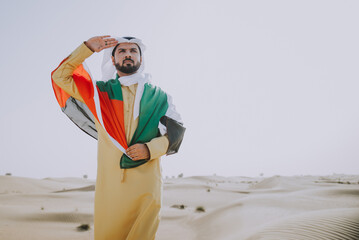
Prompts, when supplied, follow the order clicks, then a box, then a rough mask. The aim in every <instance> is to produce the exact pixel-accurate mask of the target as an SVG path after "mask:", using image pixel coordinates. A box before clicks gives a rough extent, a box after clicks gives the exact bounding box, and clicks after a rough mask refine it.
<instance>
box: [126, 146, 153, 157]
mask: <svg viewBox="0 0 359 240" xmlns="http://www.w3.org/2000/svg"><path fill="white" fill-rule="evenodd" d="M126 154H127V155H128V156H129V157H130V158H132V160H134V161H137V160H142V159H145V160H148V159H150V151H149V150H148V148H147V145H146V144H141V143H137V144H135V145H132V146H131V147H129V148H127V150H126Z"/></svg>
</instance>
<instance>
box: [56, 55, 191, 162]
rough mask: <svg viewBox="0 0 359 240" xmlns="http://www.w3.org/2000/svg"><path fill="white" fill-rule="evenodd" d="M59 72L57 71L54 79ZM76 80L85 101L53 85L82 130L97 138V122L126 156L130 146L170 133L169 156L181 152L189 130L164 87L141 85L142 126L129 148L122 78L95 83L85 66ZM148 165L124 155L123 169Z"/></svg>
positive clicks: (76, 74)
mask: <svg viewBox="0 0 359 240" xmlns="http://www.w3.org/2000/svg"><path fill="white" fill-rule="evenodd" d="M65 60H66V59H65ZM65 60H64V61H65ZM64 61H63V62H64ZM63 62H62V63H63ZM62 63H60V65H61V64H62ZM55 71H56V69H55V70H54V71H53V72H52V74H51V76H52V75H53V73H54V72H55ZM72 78H73V80H74V82H75V84H76V87H77V88H78V91H79V93H80V95H81V97H82V99H75V98H74V97H72V96H70V95H69V94H68V93H66V92H65V91H64V90H63V89H62V88H60V87H59V86H58V85H57V84H56V83H55V82H54V80H53V79H52V86H53V89H54V92H55V96H56V99H57V101H58V103H59V105H60V107H61V110H62V111H63V112H64V113H65V114H66V115H67V116H68V117H69V118H70V119H71V120H72V121H73V122H74V123H75V124H76V125H77V126H78V127H79V128H80V129H81V130H83V131H84V132H86V133H87V134H89V135H90V136H92V137H93V138H95V139H97V137H98V136H97V130H96V126H95V119H96V120H97V121H98V122H99V123H100V124H101V125H102V127H103V128H104V129H105V130H106V132H107V134H108V136H109V138H110V139H111V141H112V142H113V144H114V145H115V146H116V147H117V148H118V149H119V150H121V151H122V152H123V153H125V152H126V151H125V150H126V149H127V148H128V146H131V145H133V144H136V143H146V142H149V141H150V140H151V139H153V138H155V137H158V136H160V135H161V133H162V134H168V137H169V142H170V145H169V148H168V151H167V154H172V153H176V152H177V151H178V149H179V146H180V144H181V142H182V139H183V135H184V130H185V129H184V128H183V127H182V124H181V123H180V119H176V118H178V117H177V116H179V114H177V113H176V112H175V110H174V106H173V104H172V100H171V97H170V96H169V95H167V94H166V93H165V92H164V91H162V90H161V89H160V88H158V87H155V86H153V85H152V84H150V83H148V82H143V83H141V84H143V86H141V89H142V90H143V93H142V91H141V96H140V100H139V106H138V108H139V110H138V117H139V122H138V127H137V129H136V131H135V133H134V135H133V137H132V139H131V142H130V143H129V145H128V144H127V141H126V134H125V126H124V111H123V109H124V107H123V96H122V89H121V83H120V81H119V80H118V76H117V77H116V79H111V80H108V81H96V82H95V81H93V80H92V78H91V76H90V74H89V72H88V71H87V69H86V66H84V65H83V64H81V65H80V66H79V67H78V68H77V69H76V70H75V71H74V72H73V74H72ZM139 84H140V83H139ZM173 121H174V122H175V124H173ZM168 123H169V124H168ZM146 162H147V160H139V161H133V160H132V159H131V158H129V157H128V156H127V155H126V154H123V156H122V158H121V161H120V167H121V168H133V167H137V166H140V165H142V164H144V163H146Z"/></svg>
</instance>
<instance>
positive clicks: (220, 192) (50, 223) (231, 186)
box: [0, 175, 359, 240]
mask: <svg viewBox="0 0 359 240" xmlns="http://www.w3.org/2000/svg"><path fill="white" fill-rule="evenodd" d="M358 182H359V176H349V175H331V176H321V177H320V176H294V177H284V176H274V177H269V178H247V177H230V178H225V177H220V176H200V177H188V178H176V179H165V180H164V194H163V208H162V210H161V218H162V220H161V224H160V227H159V230H158V237H157V239H158V240H177V239H181V240H182V239H185V240H192V239H196V240H197V239H198V240H202V239H203V240H204V239H206V240H211V239H216V240H217V239H221V240H222V239H225V240H227V239H228V240H237V239H239V240H240V239H243V240H265V239H267V240H269V239H272V240H274V239H275V240H281V239H283V240H291V239H293V240H294V239H297V240H302V239H303V240H304V239H305V240H307V239H308V240H309V239H336V240H341V239H343V240H344V239H349V240H352V239H359V184H358ZM93 198H94V182H93V181H91V180H85V179H76V178H71V179H70V178H65V179H43V180H39V179H28V178H20V177H10V176H0V239H1V240H15V239H16V240H18V239H28V240H32V239H34V240H35V239H36V240H42V239H44V240H45V239H46V240H51V239H74V240H77V239H79V240H80V239H93V228H90V230H88V231H78V230H77V227H78V226H79V225H80V224H89V225H90V226H91V227H93ZM198 207H202V209H204V212H203V211H196V209H197V208H198Z"/></svg>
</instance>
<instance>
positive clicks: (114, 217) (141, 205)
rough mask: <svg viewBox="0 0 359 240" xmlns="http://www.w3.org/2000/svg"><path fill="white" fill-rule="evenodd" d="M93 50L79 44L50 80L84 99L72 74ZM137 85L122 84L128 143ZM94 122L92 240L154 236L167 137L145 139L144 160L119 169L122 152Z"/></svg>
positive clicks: (135, 121) (143, 239) (148, 239)
mask: <svg viewBox="0 0 359 240" xmlns="http://www.w3.org/2000/svg"><path fill="white" fill-rule="evenodd" d="M92 53H93V52H92V51H91V50H90V49H89V48H87V47H86V45H85V44H81V45H80V46H79V47H78V48H77V49H76V50H75V51H74V52H72V54H71V55H70V56H69V58H68V59H67V60H66V61H65V62H63V63H62V64H61V66H60V67H59V68H58V69H57V70H56V71H55V72H54V74H53V80H54V81H55V83H56V84H57V85H58V86H59V87H61V88H62V89H63V90H65V91H66V92H67V93H68V94H70V95H71V96H72V97H74V98H76V99H78V100H80V101H82V102H83V100H82V98H81V96H80V94H79V92H78V89H77V87H76V85H75V83H74V81H73V79H72V72H73V71H74V69H76V68H77V67H78V66H79V65H80V64H82V63H83V61H84V60H85V59H86V58H87V57H89V56H91V55H92ZM136 89H137V84H135V85H131V86H128V87H126V86H122V93H123V100H124V124H125V132H126V140H127V143H129V142H130V140H131V138H132V135H133V134H134V132H135V130H136V128H137V125H138V118H136V119H133V105H134V100H135V94H136ZM95 123H96V129H97V132H98V163H97V179H96V191H95V213H94V233H95V240H153V239H154V238H155V234H156V231H157V228H158V224H159V210H160V208H161V197H162V196H161V194H162V175H161V164H160V157H161V156H162V155H164V154H165V153H166V151H167V148H168V144H169V143H168V139H167V137H165V136H162V137H158V138H154V139H152V140H151V141H150V142H149V143H146V145H147V146H148V148H149V150H150V155H151V159H150V160H149V161H148V162H147V163H145V164H143V165H141V166H139V167H136V168H131V169H121V168H120V165H119V162H120V159H121V156H122V152H121V151H120V150H119V149H118V148H116V146H115V145H114V144H113V143H112V142H111V140H110V139H109V137H108V135H107V133H106V131H105V130H104V128H103V127H102V126H101V125H100V124H99V123H98V122H97V120H95Z"/></svg>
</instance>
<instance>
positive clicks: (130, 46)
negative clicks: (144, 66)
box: [112, 43, 142, 74]
mask: <svg viewBox="0 0 359 240" xmlns="http://www.w3.org/2000/svg"><path fill="white" fill-rule="evenodd" d="M141 61H142V59H141V55H140V50H139V49H138V46H137V44H135V43H120V45H118V46H117V48H116V50H115V54H114V57H112V62H113V65H115V67H116V69H117V70H118V71H120V72H123V73H126V74H132V73H135V72H136V71H137V70H138V69H139V68H140V66H141Z"/></svg>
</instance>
